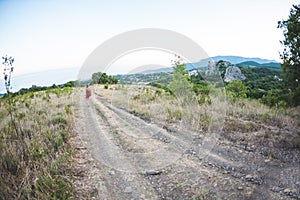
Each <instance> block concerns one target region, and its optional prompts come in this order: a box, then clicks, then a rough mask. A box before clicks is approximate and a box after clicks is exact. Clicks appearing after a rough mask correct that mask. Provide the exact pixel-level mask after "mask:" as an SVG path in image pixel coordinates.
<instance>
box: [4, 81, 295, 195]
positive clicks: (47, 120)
mask: <svg viewBox="0 0 300 200" xmlns="http://www.w3.org/2000/svg"><path fill="white" fill-rule="evenodd" d="M105 88H107V89H105ZM92 89H93V93H94V94H93V95H92V98H95V97H96V96H97V95H101V96H102V97H104V98H106V99H107V100H108V101H109V102H111V103H112V104H114V105H116V106H118V107H121V108H123V109H126V110H128V111H129V112H130V113H132V114H134V115H136V116H138V117H140V118H142V119H144V120H146V121H147V120H148V121H149V120H154V121H155V122H157V123H158V124H166V125H167V127H168V128H174V129H176V130H180V129H181V128H183V129H187V130H190V131H193V132H197V133H199V136H200V137H202V136H205V134H207V133H208V130H209V128H210V127H211V126H212V121H213V120H214V118H213V116H214V112H217V111H220V110H221V111H222V112H224V113H222V117H221V118H220V120H222V122H221V125H222V127H221V128H222V131H221V132H220V134H219V135H218V137H219V138H218V141H219V142H220V143H222V145H233V144H234V145H244V146H249V147H251V148H260V147H263V148H262V149H264V151H265V152H264V153H265V155H267V156H268V157H270V158H272V157H276V156H278V155H279V154H278V153H277V152H280V151H281V150H282V149H294V148H300V132H299V130H300V129H299V126H300V120H299V119H300V117H299V108H290V109H280V110H279V109H277V110H276V109H271V108H269V107H267V106H265V105H263V104H261V103H259V102H257V101H254V100H251V101H250V100H247V99H239V100H234V101H233V100H230V99H227V101H226V103H225V104H218V102H217V101H216V99H214V98H209V97H208V96H205V97H203V98H201V97H198V99H200V101H193V102H192V103H190V104H186V103H185V104H183V103H182V102H180V101H178V99H177V98H175V97H174V96H173V95H171V94H170V93H169V92H168V91H165V90H163V89H159V88H155V87H150V86H143V85H109V86H108V87H104V85H94V86H92ZM82 92H83V93H84V91H83V90H82ZM72 95H73V89H72V88H56V89H48V90H46V91H40V92H35V93H32V92H31V93H27V94H24V95H20V96H16V97H13V98H11V99H8V98H1V99H0V106H1V107H0V119H1V121H0V131H1V135H0V137H1V138H0V157H1V159H0V188H1V190H0V199H74V197H75V196H76V195H75V194H76V188H75V186H74V181H73V179H74V174H75V173H76V172H74V169H75V167H74V165H75V164H76V162H75V160H74V157H76V156H75V154H76V150H75V147H74V145H73V144H72V142H71V139H72V138H73V137H74V136H75V133H74V130H73V127H74V126H73V125H74V118H73V117H74V116H73V114H74V113H73V107H74V102H73V101H72ZM216 102H217V103H216ZM216 107H217V108H216ZM215 116H216V115H215Z"/></svg>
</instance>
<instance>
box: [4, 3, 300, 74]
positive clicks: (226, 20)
mask: <svg viewBox="0 0 300 200" xmlns="http://www.w3.org/2000/svg"><path fill="white" fill-rule="evenodd" d="M297 3H298V4H299V1H296V0H276V1H271V0H252V1H250V0H228V1H223V0H219V1H218V0H212V1H204V0H187V1H179V0H163V1H162V0H161V1H159V0H152V1H146V0H128V1H121V0H110V1H104V0H100V1H96V0H95V1H93V0H86V1H83V0H82V1H79V0H49V1H48V0H40V1H37V0H0V27H1V33H0V34H1V35H0V55H1V56H4V55H6V54H7V55H9V56H13V57H14V58H15V68H16V72H15V73H16V74H24V73H31V72H36V71H43V70H49V69H56V68H69V67H80V66H81V65H82V64H83V63H84V61H85V59H86V58H87V57H88V56H89V54H90V53H91V52H92V51H93V50H94V49H95V48H96V47H97V46H99V45H101V44H102V43H103V42H105V41H106V40H108V39H110V38H111V37H113V36H115V35H118V34H120V33H123V32H126V31H131V30H134V29H140V28H161V29H168V30H172V31H175V32H178V33H181V34H183V35H185V36H187V37H188V38H190V39H192V40H194V41H195V42H197V43H198V44H199V45H200V46H201V47H202V48H203V49H204V50H205V51H206V52H207V54H208V55H209V56H217V55H236V56H244V57H260V58H265V59H270V60H277V61H280V59H279V51H281V50H282V46H281V45H280V43H279V40H281V39H282V38H283V36H282V30H280V29H277V22H278V21H279V20H282V19H287V18H288V15H289V10H290V9H291V7H292V4H297ZM139 59H142V57H141V56H139ZM124 60H127V61H128V59H124ZM164 60H166V59H164ZM147 62H151V61H147ZM155 62H159V61H155ZM163 62H165V61H163ZM145 64H147V63H141V64H140V65H145ZM157 64H160V63H157ZM161 64H166V63H161Z"/></svg>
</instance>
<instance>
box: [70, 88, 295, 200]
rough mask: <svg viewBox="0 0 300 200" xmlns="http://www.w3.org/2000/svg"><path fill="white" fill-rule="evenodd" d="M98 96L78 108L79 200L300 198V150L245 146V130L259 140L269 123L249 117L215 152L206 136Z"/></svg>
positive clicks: (218, 142) (218, 143)
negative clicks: (149, 116) (258, 137)
mask: <svg viewBox="0 0 300 200" xmlns="http://www.w3.org/2000/svg"><path fill="white" fill-rule="evenodd" d="M79 92H82V91H79ZM82 93H83V92H82ZM94 95H95V96H94V100H93V101H86V100H85V99H83V98H78V99H76V101H77V102H78V105H77V106H76V109H75V110H74V112H75V122H76V123H75V124H76V130H77V133H78V135H77V138H76V139H75V141H74V144H75V145H76V147H77V149H78V154H77V157H76V158H75V160H76V162H77V166H78V167H77V169H76V173H75V175H76V177H77V179H76V182H75V183H76V187H77V188H78V189H77V197H78V198H79V199H300V159H299V153H300V152H299V149H283V148H274V146H273V148H272V146H268V148H269V149H264V144H263V142H262V143H258V144H257V143H255V142H254V140H253V142H252V143H251V138H250V139H248V140H247V142H243V140H246V137H250V135H249V134H248V135H243V134H242V132H244V129H245V124H246V128H247V129H249V131H252V132H256V133H257V135H259V134H264V133H263V130H264V129H263V128H261V127H262V125H261V126H258V125H253V124H251V123H250V122H249V124H248V122H246V121H247V120H246V119H241V120H242V121H241V122H239V123H240V125H237V126H236V127H235V130H234V131H233V132H235V133H238V132H239V131H240V132H241V133H240V134H237V135H233V134H232V135H230V133H231V131H232V130H231V131H229V130H227V132H226V129H225V131H224V133H223V134H225V135H223V136H222V137H221V138H217V140H216V141H215V142H214V146H212V147H210V148H208V146H207V145H203V138H202V137H201V135H199V134H194V133H193V132H190V131H188V130H183V129H174V127H171V126H168V125H166V124H160V123H158V122H155V121H151V120H150V119H148V118H146V117H145V116H142V117H141V115H139V114H137V113H134V112H131V111H128V110H126V109H124V108H120V107H118V106H116V105H113V104H111V103H110V102H108V101H107V100H106V99H105V98H103V97H102V96H101V95H98V94H94ZM77 96H80V95H77ZM232 123H233V122H232ZM268 126H269V127H270V128H274V127H272V126H271V125H268ZM274 129H275V128H274ZM283 129H284V128H283ZM276 130H277V129H276ZM249 131H248V132H249ZM287 132H288V131H287ZM226 134H227V135H226ZM249 141H250V142H249ZM278 149H280V150H281V152H277V150H278ZM204 152H205V156H203V155H204ZM268 152H269V153H268ZM272 154H274V155H272Z"/></svg>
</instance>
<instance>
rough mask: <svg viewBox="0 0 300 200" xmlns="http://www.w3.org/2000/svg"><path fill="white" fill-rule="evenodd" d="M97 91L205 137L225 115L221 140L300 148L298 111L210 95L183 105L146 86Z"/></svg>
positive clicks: (133, 109)
mask: <svg viewBox="0 0 300 200" xmlns="http://www.w3.org/2000/svg"><path fill="white" fill-rule="evenodd" d="M94 90H95V92H96V93H98V94H100V95H102V96H104V97H106V98H107V99H108V100H109V101H110V102H111V103H112V104H115V105H118V106H120V107H123V108H125V109H126V110H129V111H130V112H132V113H135V114H136V115H139V116H142V117H144V118H148V119H151V120H155V121H157V122H160V123H167V124H168V125H171V126H174V127H175V128H180V127H184V128H185V129H189V130H191V131H197V132H198V133H199V134H204V135H205V133H207V130H208V128H209V127H211V126H212V123H213V122H212V121H213V117H214V116H216V114H215V112H223V113H221V115H222V116H221V117H220V125H221V126H222V127H221V128H222V131H221V133H220V139H221V140H230V141H232V142H241V143H243V144H245V145H255V146H257V145H267V146H268V145H270V146H271V147H272V146H274V145H275V146H276V145H277V146H278V147H280V148H299V146H300V141H299V140H300V139H299V138H300V132H299V126H300V117H299V108H288V109H275V108H269V107H268V106H266V105H263V104H261V103H259V102H258V101H256V100H249V99H231V98H227V100H224V101H220V100H218V99H216V98H214V97H208V96H203V99H202V98H201V96H198V97H197V98H198V99H200V101H199V100H198V101H196V102H195V101H191V103H187V104H185V105H183V104H182V103H181V102H180V101H179V100H178V98H176V97H174V96H172V95H170V93H168V92H167V91H165V90H163V89H159V88H154V87H149V86H143V85H127V86H126V85H112V86H110V87H109V88H108V89H105V88H104V86H103V85H98V86H94Z"/></svg>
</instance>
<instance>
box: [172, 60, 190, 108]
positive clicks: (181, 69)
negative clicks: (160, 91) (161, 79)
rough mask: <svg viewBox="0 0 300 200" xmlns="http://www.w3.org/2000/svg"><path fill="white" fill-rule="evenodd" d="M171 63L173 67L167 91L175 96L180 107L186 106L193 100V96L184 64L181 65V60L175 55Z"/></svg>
mask: <svg viewBox="0 0 300 200" xmlns="http://www.w3.org/2000/svg"><path fill="white" fill-rule="evenodd" d="M171 62H172V65H173V77H172V81H171V82H170V84H169V89H170V90H171V91H172V93H173V94H174V95H175V96H176V98H177V100H178V101H179V102H180V104H181V105H187V104H189V103H191V102H192V101H193V100H194V99H195V98H194V96H195V94H194V92H193V87H192V85H191V83H190V82H189V76H188V74H187V72H186V69H185V64H184V63H183V59H182V58H181V57H180V56H178V55H175V59H174V60H172V61H171Z"/></svg>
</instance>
